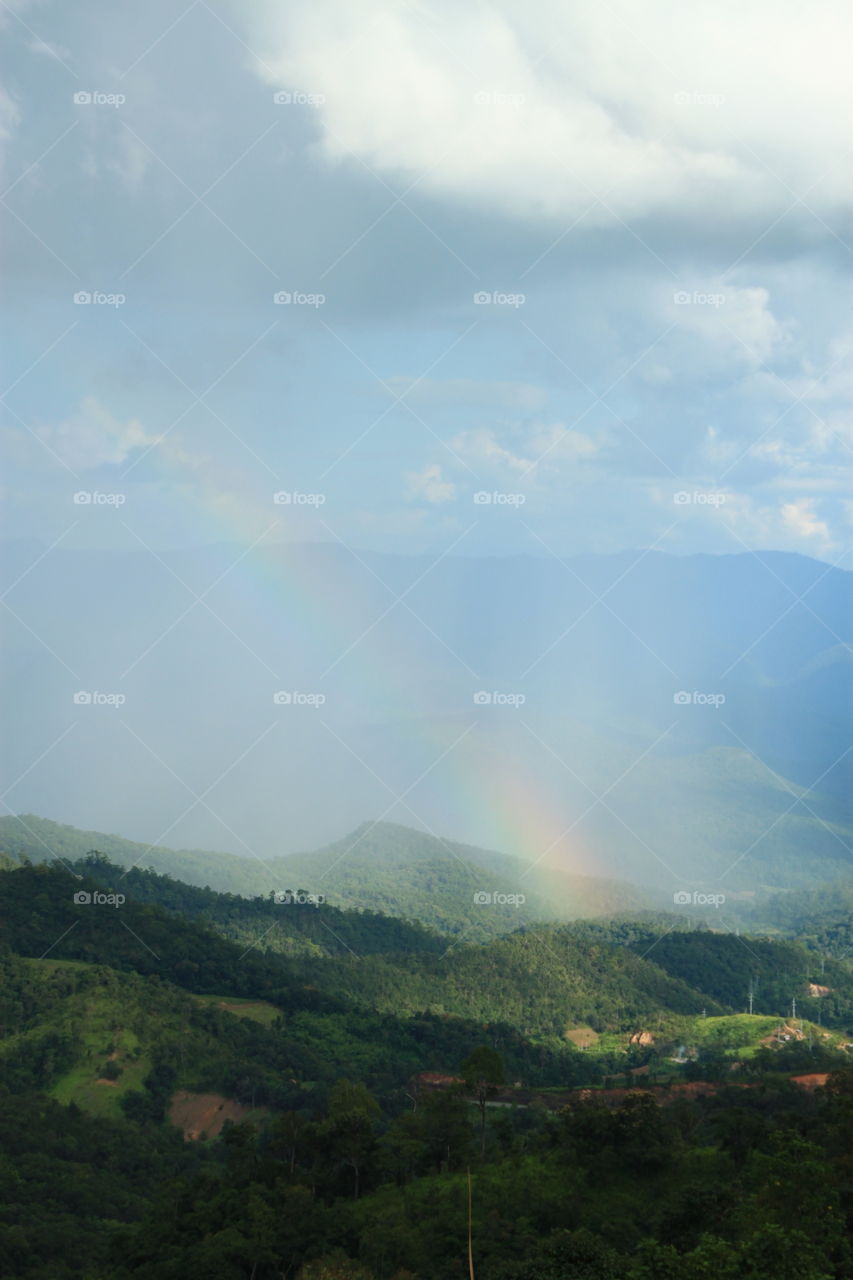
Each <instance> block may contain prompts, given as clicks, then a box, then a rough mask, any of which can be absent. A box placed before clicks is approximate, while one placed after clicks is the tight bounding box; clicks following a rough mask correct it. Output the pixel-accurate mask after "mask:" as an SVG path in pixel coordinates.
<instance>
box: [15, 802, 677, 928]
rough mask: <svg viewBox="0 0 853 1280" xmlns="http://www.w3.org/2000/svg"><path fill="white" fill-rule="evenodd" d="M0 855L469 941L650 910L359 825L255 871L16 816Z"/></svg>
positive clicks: (465, 850)
mask: <svg viewBox="0 0 853 1280" xmlns="http://www.w3.org/2000/svg"><path fill="white" fill-rule="evenodd" d="M0 850H4V851H5V852H6V854H7V856H8V857H10V858H12V859H14V860H17V861H20V860H21V859H23V858H26V859H28V860H30V861H32V862H42V861H46V860H50V859H51V858H59V859H61V860H62V861H64V862H66V863H70V864H74V863H77V862H78V861H79V860H80V859H81V858H84V857H85V856H86V854H88V853H89V852H91V851H93V850H95V851H97V852H99V853H103V854H105V855H106V856H107V857H108V858H109V859H110V861H112V862H114V863H116V864H117V865H118V866H120V867H134V866H142V867H145V868H148V869H155V870H159V871H164V872H168V874H169V875H170V876H171V877H172V878H173V879H175V880H180V881H184V882H185V883H187V884H192V885H199V886H209V887H210V888H211V889H214V890H216V891H219V892H224V893H230V894H241V895H243V896H244V897H251V896H255V895H262V896H264V897H268V895H269V893H270V892H271V891H272V892H275V891H276V890H284V889H287V888H290V889H295V888H302V889H306V890H307V891H308V892H309V893H312V894H314V895H318V894H319V895H322V896H323V897H324V898H325V900H326V901H327V902H328V903H329V904H331V905H336V906H339V907H346V908H347V909H349V910H354V909H361V910H367V911H374V912H375V911H381V912H384V913H385V914H386V915H392V916H400V917H403V918H405V919H409V920H414V921H419V922H421V923H423V924H425V925H426V926H428V927H429V928H432V929H436V930H438V931H440V932H445V933H451V934H459V933H465V934H466V935H467V936H469V937H472V938H477V937H479V938H487V937H493V936H495V935H496V934H498V933H502V932H507V931H508V930H510V929H514V928H517V927H518V926H519V925H520V924H525V923H529V922H531V921H534V920H554V919H562V920H565V919H573V918H575V917H578V916H599V915H601V916H603V915H613V914H615V913H617V912H620V911H633V910H639V909H642V908H643V907H646V906H649V905H651V904H652V903H653V902H654V901H655V899H654V897H653V896H650V895H648V894H644V893H642V892H641V891H640V890H638V889H636V888H634V887H633V886H631V885H626V884H620V883H619V882H617V881H611V880H605V879H601V878H595V877H588V876H572V875H567V874H564V873H562V872H559V871H551V870H548V869H542V868H534V869H533V871H532V872H531V871H530V870H529V867H528V865H527V864H525V863H524V862H522V861H521V860H520V859H518V858H513V857H510V856H507V855H504V854H499V853H495V852H492V851H489V850H485V849H477V848H474V847H472V846H469V845H461V844H458V843H456V842H454V841H448V840H441V839H438V838H437V837H434V836H431V835H428V834H426V833H424V832H419V831H413V830H412V829H411V828H407V827H403V826H399V825H397V824H394V823H386V822H383V823H364V824H363V825H362V826H361V827H359V828H358V829H357V830H356V831H354V832H352V834H351V835H349V836H348V837H346V838H345V839H343V840H339V841H337V842H336V843H334V844H332V845H329V846H327V847H326V848H325V849H322V850H318V851H317V852H315V853H306V854H290V855H287V856H285V857H272V858H270V859H269V860H267V861H265V862H264V863H261V862H260V861H259V860H258V859H256V858H250V857H238V856H236V855H234V854H226V853H206V852H204V851H201V850H185V849H177V850H176V849H166V848H161V847H159V846H158V847H156V848H154V849H151V848H149V847H148V846H147V845H142V844H139V843H137V842H135V841H132V840H125V839H123V838H122V837H121V836H115V835H106V834H104V833H103V832H98V831H78V830H77V829H76V828H74V827H70V826H67V825H63V824H60V823H55V822H50V821H49V820H47V819H45V818H38V817H36V816H34V815H33V814H25V815H21V816H20V817H13V816H7V817H0ZM484 897H486V898H488V901H483V898H484ZM520 898H523V899H524V901H519V899H520ZM157 900H158V901H165V900H164V899H162V898H158V899H157ZM183 908H184V909H186V904H185V903H184V904H183ZM403 949H405V948H403Z"/></svg>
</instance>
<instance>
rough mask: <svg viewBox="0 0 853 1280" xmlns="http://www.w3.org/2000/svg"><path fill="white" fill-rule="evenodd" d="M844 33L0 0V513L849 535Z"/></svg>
mask: <svg viewBox="0 0 853 1280" xmlns="http://www.w3.org/2000/svg"><path fill="white" fill-rule="evenodd" d="M850 34H851V20H850V17H849V9H848V7H847V6H846V5H845V4H843V3H841V2H840V0H826V2H825V3H823V4H822V5H821V6H819V7H818V8H817V9H815V10H813V11H812V12H810V13H809V14H808V20H807V21H806V20H804V18H803V13H802V9H801V6H799V5H798V4H794V3H792V2H790V0H789V2H783V3H781V4H780V3H778V2H777V0H774V3H773V4H770V3H769V2H767V0H756V2H755V3H753V4H751V5H749V6H748V7H745V6H743V5H742V4H735V3H734V2H733V0H715V3H714V4H706V3H702V2H701V0H700V2H698V3H694V4H691V5H689V6H685V5H683V4H677V3H675V2H674V0H672V2H670V0H648V2H647V3H645V4H644V5H642V6H636V5H629V4H627V3H625V2H624V0H607V2H606V3H602V2H601V0H589V2H587V0H574V2H573V3H571V4H566V3H565V2H564V0H563V2H560V3H557V2H554V3H551V2H550V0H538V2H537V4H536V5H534V6H530V5H522V4H520V3H518V2H517V0H495V2H494V3H491V4H481V3H476V2H475V3H471V4H467V5H464V6H460V5H457V4H453V3H450V2H449V0H447V2H446V3H445V2H438V3H431V4H417V3H409V2H397V3H384V2H382V0H320V2H319V3H315V4H311V5H305V4H296V3H290V2H289V0H276V2H275V3H274V2H273V0H193V3H190V4H188V5H186V6H184V5H183V4H182V3H179V2H176V0H171V2H170V3H165V2H164V0H151V3H147V4H146V5H141V6H137V5H129V4H125V5H115V4H107V3H105V0H81V2H80V3H78V4H75V5H74V6H69V5H66V4H61V3H59V2H58V0H11V2H10V0H5V2H4V3H3V4H2V5H0V38H1V39H2V49H3V53H2V59H0V175H2V178H1V179H0V189H2V193H3V194H2V201H0V237H2V255H3V278H4V282H5V288H4V291H3V303H2V305H3V317H4V330H5V342H4V356H3V359H2V369H1V370H0V388H1V389H2V398H0V431H2V447H3V453H4V456H5V459H6V466H5V479H4V489H3V498H4V501H3V513H4V515H3V526H2V534H3V536H5V537H7V538H21V537H24V538H34V539H38V540H39V541H40V542H41V543H43V544H44V546H46V547H52V546H53V545H65V546H69V547H72V546H78V547H87V546H89V547H102V548H105V547H129V546H134V545H138V544H139V543H142V544H143V545H145V546H148V547H150V548H152V549H153V550H154V551H159V550H162V549H166V548H174V547H188V546H200V545H204V544H206V543H211V542H236V543H239V544H244V545H247V546H248V545H250V544H256V543H259V542H265V541H268V542H282V541H284V542H288V541H312V542H316V541H339V542H343V543H344V544H345V545H347V546H352V547H354V548H359V549H363V550H374V551H393V552H411V553H418V554H420V553H430V554H435V555H438V554H453V555H460V554H461V555H465V554H509V553H512V554H515V553H522V552H526V553H532V554H546V553H548V552H550V553H552V554H557V555H559V556H564V555H571V554H578V553H585V552H607V553H609V552H616V551H620V550H623V549H630V548H647V547H654V548H656V549H659V550H664V551H670V552H673V553H677V554H684V553H691V552H700V551H701V552H712V553H731V552H740V551H744V550H755V549H760V548H776V549H782V550H792V551H798V552H802V553H803V554H806V555H810V556H813V557H816V558H819V559H824V560H826V561H829V562H831V563H838V564H840V565H842V567H849V562H847V561H846V560H845V558H844V557H845V556H846V554H847V549H848V548H849V544H850V535H851V525H852V524H853V504H851V502H850V499H849V494H850V492H851V486H850V463H851V450H853V418H851V412H850V390H851V352H853V322H851V298H850V290H849V286H848V279H849V268H850V263H851V248H853V246H852V245H851V238H850V236H851V231H850V208H851V181H853V166H851V164H850V154H849V119H850V111H851V101H850V98H851V95H852V94H853V90H851V84H850V77H849V67H848V65H847V61H848V58H847V54H848V51H849V38H850ZM86 299H90V300H89V301H87V300H86ZM276 494H278V495H279V500H278V501H276V500H275V495H276ZM81 495H82V496H81Z"/></svg>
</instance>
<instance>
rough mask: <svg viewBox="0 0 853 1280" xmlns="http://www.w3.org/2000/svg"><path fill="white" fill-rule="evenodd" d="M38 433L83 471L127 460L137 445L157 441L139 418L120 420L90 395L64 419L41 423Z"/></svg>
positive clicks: (61, 456) (57, 452)
mask: <svg viewBox="0 0 853 1280" xmlns="http://www.w3.org/2000/svg"><path fill="white" fill-rule="evenodd" d="M36 434H37V435H38V436H39V437H40V439H42V440H44V442H45V444H47V445H48V446H49V447H50V448H51V449H52V450H53V452H54V453H55V454H57V455H58V456H59V457H60V458H61V459H62V460H63V462H65V463H67V465H68V466H69V467H72V468H74V469H75V470H80V471H85V470H88V469H89V468H92V467H100V466H103V465H105V464H107V465H109V464H112V465H116V464H118V463H122V462H125V461H126V460H127V458H128V457H129V456H130V455H131V454H132V453H133V452H134V450H135V449H141V448H146V447H148V446H149V445H152V444H156V443H157V437H156V436H153V435H150V434H149V433H148V432H147V431H146V430H145V428H144V427H143V425H142V423H141V422H139V421H137V419H136V418H130V419H128V420H127V421H125V422H122V421H120V420H119V419H118V418H116V417H115V416H114V415H113V414H112V413H111V411H110V410H109V409H107V408H106V406H105V405H103V404H101V402H100V401H99V400H98V399H97V398H96V397H95V396H87V397H86V398H85V399H84V400H83V402H82V404H81V405H80V408H79V409H77V411H76V412H75V413H72V414H71V415H70V417H68V418H66V419H65V420H64V421H63V422H60V423H58V424H57V425H56V426H45V427H41V428H40V429H39V430H38V431H37V433H36Z"/></svg>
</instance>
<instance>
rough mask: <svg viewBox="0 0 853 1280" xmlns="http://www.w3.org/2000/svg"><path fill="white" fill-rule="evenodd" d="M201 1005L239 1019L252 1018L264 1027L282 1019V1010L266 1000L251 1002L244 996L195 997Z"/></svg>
mask: <svg viewBox="0 0 853 1280" xmlns="http://www.w3.org/2000/svg"><path fill="white" fill-rule="evenodd" d="M193 999H195V1000H197V1001H198V1002H199V1004H208V1005H210V1004H212V1005H215V1006H216V1007H217V1008H219V1009H224V1010H225V1011H226V1012H227V1013H233V1014H234V1016H235V1017H237V1018H251V1019H252V1021H253V1022H260V1023H261V1025H262V1026H264V1027H271V1026H272V1024H273V1023H274V1022H275V1020H276V1018H280V1017H281V1010H280V1009H276V1007H275V1005H274V1004H268V1003H267V1001H266V1000H251V999H249V998H247V997H243V996H194V997H193Z"/></svg>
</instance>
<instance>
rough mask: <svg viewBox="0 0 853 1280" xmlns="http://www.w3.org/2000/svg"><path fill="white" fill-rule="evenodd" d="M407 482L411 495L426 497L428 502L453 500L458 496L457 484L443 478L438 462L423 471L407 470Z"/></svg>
mask: <svg viewBox="0 0 853 1280" xmlns="http://www.w3.org/2000/svg"><path fill="white" fill-rule="evenodd" d="M406 484H407V487H408V492H409V495H410V496H411V497H415V498H426V500H427V502H452V500H453V499H454V498H455V497H456V485H455V484H453V483H452V482H451V481H449V480H444V479H443V478H442V475H441V467H440V466H438V465H437V464H436V463H432V464H430V465H429V466H426V467H424V469H423V471H409V472H407V473H406Z"/></svg>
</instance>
